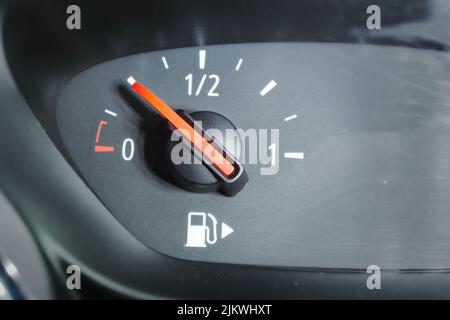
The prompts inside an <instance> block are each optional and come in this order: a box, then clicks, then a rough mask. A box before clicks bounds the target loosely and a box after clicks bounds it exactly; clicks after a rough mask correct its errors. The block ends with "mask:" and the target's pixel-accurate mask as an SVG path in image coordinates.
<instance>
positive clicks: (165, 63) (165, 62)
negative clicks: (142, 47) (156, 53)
mask: <svg viewBox="0 0 450 320" xmlns="http://www.w3.org/2000/svg"><path fill="white" fill-rule="evenodd" d="M161 60H162V62H163V64H164V68H166V69H169V64H168V63H167V60H166V57H162V58H161Z"/></svg>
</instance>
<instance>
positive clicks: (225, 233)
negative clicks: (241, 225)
mask: <svg viewBox="0 0 450 320" xmlns="http://www.w3.org/2000/svg"><path fill="white" fill-rule="evenodd" d="M233 231H234V230H233V228H232V227H230V226H229V225H227V224H226V223H224V222H222V234H221V237H222V239H223V238H225V237H227V236H229V235H230V234H232V233H233Z"/></svg>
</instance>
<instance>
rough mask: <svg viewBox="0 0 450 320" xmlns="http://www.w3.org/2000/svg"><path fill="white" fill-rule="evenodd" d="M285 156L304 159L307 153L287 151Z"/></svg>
mask: <svg viewBox="0 0 450 320" xmlns="http://www.w3.org/2000/svg"><path fill="white" fill-rule="evenodd" d="M284 157H285V158H287V159H297V160H303V159H305V154H304V153H303V152H285V153H284Z"/></svg>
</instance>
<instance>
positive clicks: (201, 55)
mask: <svg viewBox="0 0 450 320" xmlns="http://www.w3.org/2000/svg"><path fill="white" fill-rule="evenodd" d="M205 62H206V50H200V51H199V52H198V66H199V68H200V69H202V70H203V69H205Z"/></svg>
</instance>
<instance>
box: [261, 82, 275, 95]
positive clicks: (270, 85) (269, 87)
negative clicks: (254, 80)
mask: <svg viewBox="0 0 450 320" xmlns="http://www.w3.org/2000/svg"><path fill="white" fill-rule="evenodd" d="M276 86H277V83H276V82H275V81H274V80H270V82H269V83H268V84H266V86H265V87H264V88H263V89H262V90H261V91H260V92H259V94H260V95H262V96H265V95H266V94H268V93H269V91H270V90H272V89H273V88H275V87H276Z"/></svg>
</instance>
